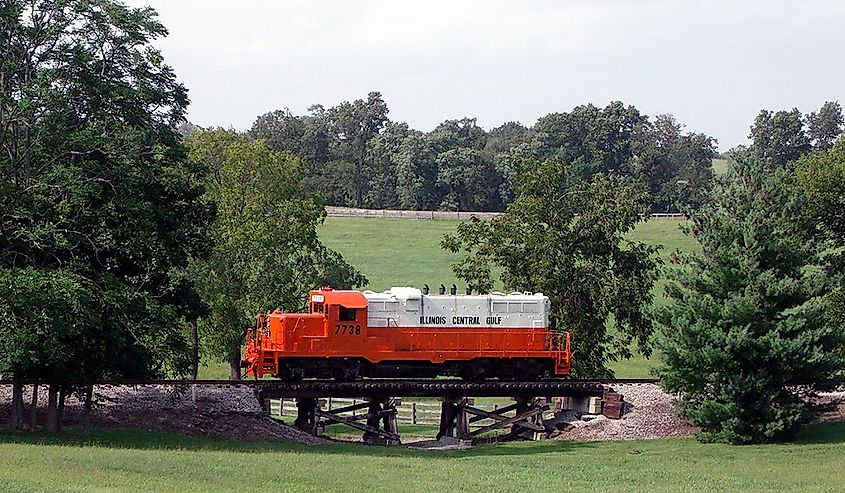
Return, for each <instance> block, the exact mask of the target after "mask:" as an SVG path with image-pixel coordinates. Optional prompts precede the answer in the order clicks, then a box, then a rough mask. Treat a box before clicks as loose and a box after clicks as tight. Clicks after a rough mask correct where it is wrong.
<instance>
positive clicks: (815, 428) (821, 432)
mask: <svg viewBox="0 0 845 493" xmlns="http://www.w3.org/2000/svg"><path fill="white" fill-rule="evenodd" d="M791 443H797V444H807V445H811V444H823V443H842V444H845V421H840V422H837V423H820V424H812V425H808V426H805V427H804V429H802V430H801V431H800V432H798V435H797V436H796V437H795V441H794V442H791Z"/></svg>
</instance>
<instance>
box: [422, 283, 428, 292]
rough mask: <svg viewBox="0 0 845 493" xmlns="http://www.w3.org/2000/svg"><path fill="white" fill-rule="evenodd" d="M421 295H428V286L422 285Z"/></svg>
mask: <svg viewBox="0 0 845 493" xmlns="http://www.w3.org/2000/svg"><path fill="white" fill-rule="evenodd" d="M423 294H428V284H423Z"/></svg>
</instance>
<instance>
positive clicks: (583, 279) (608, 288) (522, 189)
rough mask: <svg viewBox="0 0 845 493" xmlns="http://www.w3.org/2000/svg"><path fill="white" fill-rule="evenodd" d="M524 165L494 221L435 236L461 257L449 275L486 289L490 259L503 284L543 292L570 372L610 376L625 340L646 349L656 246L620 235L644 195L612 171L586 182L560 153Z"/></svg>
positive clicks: (641, 207) (626, 347) (624, 354)
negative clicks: (570, 348)
mask: <svg viewBox="0 0 845 493" xmlns="http://www.w3.org/2000/svg"><path fill="white" fill-rule="evenodd" d="M522 166H523V168H522V169H521V170H520V173H519V188H518V196H517V198H516V200H515V201H514V202H513V203H512V204H510V205H509V206H508V208H507V210H506V212H505V215H504V216H503V217H502V218H500V219H496V220H494V221H492V222H490V223H484V222H481V221H470V222H467V223H463V224H461V225H460V226H458V230H457V233H456V234H455V235H447V236H446V237H445V239H444V240H443V243H442V246H443V248H445V249H446V250H449V251H451V252H453V253H459V252H460V253H463V254H464V255H465V256H464V258H463V259H461V260H460V261H458V262H457V263H456V264H455V265H454V266H453V270H454V272H455V274H456V275H457V276H458V277H459V278H461V279H463V280H464V281H466V282H467V283H468V284H469V285H471V286H473V287H475V288H477V289H480V290H482V291H484V290H489V289H490V288H491V287H492V281H491V279H490V275H491V272H492V267H493V266H498V268H500V269H501V271H502V281H503V283H504V285H505V287H506V288H508V289H513V290H517V291H539V292H543V293H544V294H546V295H548V296H549V298H550V299H551V302H552V313H551V321H552V325H553V329H556V330H560V331H563V330H567V331H571V332H572V337H573V345H574V349H575V351H577V354H578V358H576V359H575V360H574V363H573V365H574V366H573V370H574V372H575V374H576V375H578V376H581V377H593V378H596V377H604V376H610V375H612V372H611V371H610V370H609V369H608V367H607V364H608V362H611V361H616V360H618V359H619V358H628V357H630V356H631V350H630V347H631V345H632V343H636V345H637V347H638V349H639V350H640V352H641V353H642V354H645V355H646V356H648V355H649V354H650V352H651V346H650V341H649V338H650V336H651V333H652V325H651V321H650V319H649V317H648V316H647V313H646V310H647V308H648V307H649V306H650V305H651V301H652V295H651V287H652V285H653V283H654V281H655V279H656V278H657V268H658V263H657V260H656V257H655V252H656V248H654V247H648V246H646V245H645V244H643V243H641V242H636V241H631V240H628V239H627V238H626V237H625V235H626V234H627V233H628V232H630V231H631V230H632V229H633V228H634V226H635V225H636V224H637V223H638V222H639V221H641V217H640V214H643V213H645V212H647V211H648V206H649V199H648V195H647V194H644V193H640V192H637V191H636V190H635V189H634V188H633V187H631V186H629V185H627V184H626V183H625V180H624V179H623V178H622V177H620V176H618V175H615V174H611V175H609V176H605V175H603V174H597V175H595V176H594V177H593V178H592V179H591V180H590V181H584V180H583V179H582V177H581V175H580V170H579V169H577V167H574V166H571V165H568V164H566V163H564V162H563V161H561V160H560V159H558V158H551V159H548V160H546V161H543V162H542V163H538V162H537V161H535V160H529V161H526V162H525V163H524V164H523V165H522ZM611 318H612V320H613V327H614V330H613V331H611V330H609V325H608V324H609V321H610V319H611Z"/></svg>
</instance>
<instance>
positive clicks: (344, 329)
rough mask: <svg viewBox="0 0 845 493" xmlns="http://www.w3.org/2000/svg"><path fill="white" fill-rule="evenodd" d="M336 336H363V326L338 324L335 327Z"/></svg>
mask: <svg viewBox="0 0 845 493" xmlns="http://www.w3.org/2000/svg"><path fill="white" fill-rule="evenodd" d="M334 333H335V335H346V334H348V335H356V336H358V335H361V326H360V325H352V324H337V325H335V326H334Z"/></svg>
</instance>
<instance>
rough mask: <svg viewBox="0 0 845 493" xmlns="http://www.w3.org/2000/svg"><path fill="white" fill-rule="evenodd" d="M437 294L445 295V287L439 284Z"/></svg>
mask: <svg viewBox="0 0 845 493" xmlns="http://www.w3.org/2000/svg"><path fill="white" fill-rule="evenodd" d="M437 294H441V295H442V294H446V286H444V285H443V284H442V283H441V284H440V289H438V290H437Z"/></svg>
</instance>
